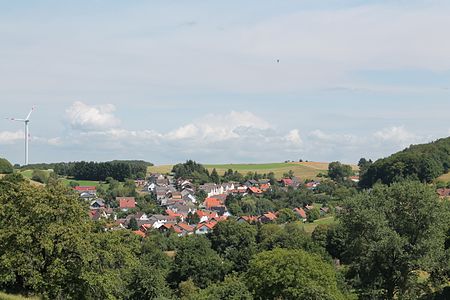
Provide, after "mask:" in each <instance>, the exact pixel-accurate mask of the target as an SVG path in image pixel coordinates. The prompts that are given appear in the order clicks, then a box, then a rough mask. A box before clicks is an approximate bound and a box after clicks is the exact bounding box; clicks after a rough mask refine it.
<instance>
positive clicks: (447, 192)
mask: <svg viewBox="0 0 450 300" xmlns="http://www.w3.org/2000/svg"><path fill="white" fill-rule="evenodd" d="M436 192H437V193H438V195H439V197H441V198H446V197H450V189H444V188H442V189H437V190H436Z"/></svg>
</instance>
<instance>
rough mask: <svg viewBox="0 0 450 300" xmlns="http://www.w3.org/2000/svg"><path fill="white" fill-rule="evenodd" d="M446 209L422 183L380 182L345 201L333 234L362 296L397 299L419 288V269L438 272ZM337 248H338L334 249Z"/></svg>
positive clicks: (350, 276) (442, 254)
mask: <svg viewBox="0 0 450 300" xmlns="http://www.w3.org/2000/svg"><path fill="white" fill-rule="evenodd" d="M448 218H449V213H448V208H447V206H445V205H444V204H443V203H442V202H441V201H440V200H439V199H438V197H437V196H436V193H435V191H434V190H433V189H432V188H431V187H429V186H426V185H424V184H421V183H418V182H403V183H396V184H393V185H392V186H390V187H387V186H376V187H375V188H374V189H373V190H372V191H370V192H366V193H363V194H361V195H358V196H356V197H354V198H352V199H350V200H348V201H347V204H346V209H345V212H344V214H343V215H342V216H341V217H340V224H341V225H340V227H339V228H338V232H339V231H340V233H338V234H337V233H335V234H334V235H333V236H334V237H339V239H340V241H339V239H336V238H334V241H335V245H337V248H336V249H339V250H340V252H341V253H340V257H341V258H342V259H343V261H344V262H345V263H347V264H350V271H349V273H348V276H349V278H350V279H351V280H352V283H353V285H354V286H355V287H356V288H358V289H359V293H360V294H361V295H362V296H367V297H373V298H386V299H393V298H395V297H399V296H405V295H409V297H415V296H416V295H415V296H411V293H413V292H414V290H415V289H416V288H417V271H419V270H421V271H426V272H429V273H430V274H435V273H436V271H438V270H440V269H442V268H443V263H444V265H445V264H446V263H448V260H447V261H446V260H445V234H446V229H447V228H448V227H447V226H448V221H447V220H448ZM336 249H335V250H336Z"/></svg>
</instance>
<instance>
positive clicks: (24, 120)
mask: <svg viewBox="0 0 450 300" xmlns="http://www.w3.org/2000/svg"><path fill="white" fill-rule="evenodd" d="M33 111H34V106H33V107H32V108H31V110H30V112H29V113H28V115H27V117H26V118H25V119H16V118H10V119H9V120H11V121H17V122H23V123H24V124H25V166H26V165H28V140H29V131H28V123H30V116H31V113H32V112H33Z"/></svg>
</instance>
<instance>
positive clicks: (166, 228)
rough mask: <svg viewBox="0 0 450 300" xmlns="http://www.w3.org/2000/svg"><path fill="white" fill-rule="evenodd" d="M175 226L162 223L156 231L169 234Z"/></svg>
mask: <svg viewBox="0 0 450 300" xmlns="http://www.w3.org/2000/svg"><path fill="white" fill-rule="evenodd" d="M175 224H176V223H164V224H161V226H159V227H158V228H157V229H158V231H159V232H162V233H166V232H170V231H171V230H172V229H173V226H174V225H175Z"/></svg>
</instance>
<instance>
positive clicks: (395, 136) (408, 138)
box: [374, 126, 417, 143]
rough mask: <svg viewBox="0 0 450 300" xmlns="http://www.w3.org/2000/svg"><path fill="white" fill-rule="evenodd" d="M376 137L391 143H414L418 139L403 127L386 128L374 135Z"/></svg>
mask: <svg viewBox="0 0 450 300" xmlns="http://www.w3.org/2000/svg"><path fill="white" fill-rule="evenodd" d="M374 136H375V137H376V138H378V139H380V140H382V141H390V142H398V143H405V142H410V143H412V142H414V141H415V140H416V139H417V137H416V135H415V134H413V133H411V132H409V131H407V130H406V129H405V128H404V127H403V126H393V127H389V128H384V129H382V130H379V131H377V132H375V133H374Z"/></svg>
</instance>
